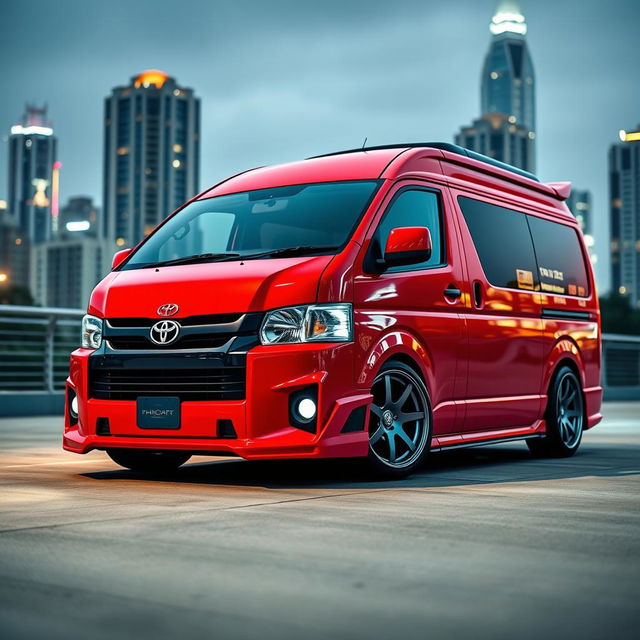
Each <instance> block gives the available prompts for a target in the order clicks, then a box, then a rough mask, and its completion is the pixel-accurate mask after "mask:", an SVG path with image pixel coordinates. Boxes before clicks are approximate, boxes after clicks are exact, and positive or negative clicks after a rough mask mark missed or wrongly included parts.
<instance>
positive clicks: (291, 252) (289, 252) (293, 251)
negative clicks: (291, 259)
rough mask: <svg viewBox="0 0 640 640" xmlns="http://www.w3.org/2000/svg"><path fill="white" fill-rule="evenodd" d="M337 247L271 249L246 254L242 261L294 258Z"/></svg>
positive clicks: (309, 246) (310, 246)
mask: <svg viewBox="0 0 640 640" xmlns="http://www.w3.org/2000/svg"><path fill="white" fill-rule="evenodd" d="M337 248H338V247H322V246H313V245H306V246H305V245H302V246H299V247H284V248H283V249H271V250H269V251H261V252H260V253H248V254H246V255H243V256H242V260H253V259H254V258H267V257H272V256H296V255H300V254H305V253H315V252H316V251H333V250H335V249H337Z"/></svg>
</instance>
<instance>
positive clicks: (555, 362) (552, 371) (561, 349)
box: [542, 336, 585, 395]
mask: <svg viewBox="0 0 640 640" xmlns="http://www.w3.org/2000/svg"><path fill="white" fill-rule="evenodd" d="M563 365H566V366H569V367H571V369H572V370H573V372H574V373H575V374H576V375H577V376H578V380H579V381H580V386H581V387H582V388H583V389H584V387H585V370H584V362H583V359H582V354H581V353H580V348H579V347H578V345H577V343H576V342H575V341H574V340H572V339H571V338H570V337H568V336H563V337H562V338H560V339H558V340H557V341H556V343H555V345H554V346H553V349H552V350H551V353H550V354H549V357H548V358H547V361H546V364H545V369H544V378H543V382H542V389H543V391H542V393H545V394H547V395H548V393H549V388H550V387H551V384H552V382H553V379H554V378H555V376H556V374H557V372H558V370H559V369H560V367H562V366H563Z"/></svg>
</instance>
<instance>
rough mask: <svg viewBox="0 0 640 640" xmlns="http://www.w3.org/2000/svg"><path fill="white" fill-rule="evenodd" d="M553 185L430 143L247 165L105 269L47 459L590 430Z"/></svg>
mask: <svg viewBox="0 0 640 640" xmlns="http://www.w3.org/2000/svg"><path fill="white" fill-rule="evenodd" d="M569 188H570V185H569V184H568V183H557V184H543V183H541V182H540V181H539V180H538V179H537V178H536V177H535V176H533V175H531V174H528V173H526V172H523V171H521V170H519V169H516V168H514V167H510V166H508V165H505V164H502V163H499V162H496V161H495V160H492V159H490V158H487V157H484V156H480V155H478V154H475V153H473V152H471V151H468V150H466V149H463V148H461V147H457V146H455V145H452V144H446V143H424V144H398V145H393V146H385V147H374V148H373V147H372V148H366V149H358V150H354V151H346V152H340V153H335V154H330V155H326V156H321V157H316V158H310V159H308V160H304V161H302V162H295V163H292V164H285V165H280V166H273V167H265V168H260V169H254V170H251V171H247V172H245V173H242V174H240V175H237V176H234V177H232V178H229V179H228V180H225V181H223V182H221V183H220V184H217V185H216V186H214V187H212V188H210V189H207V190H206V191H204V192H203V193H201V194H200V195H198V196H197V197H195V198H194V199H193V200H191V201H190V202H188V203H187V204H186V205H184V206H183V207H181V208H180V209H179V210H178V211H176V212H175V213H174V214H172V215H171V216H169V217H168V218H167V219H166V220H165V221H164V222H163V223H162V224H161V225H159V226H158V228H157V229H155V231H154V232H153V233H151V235H149V236H148V237H147V238H145V239H144V240H143V241H142V242H141V243H140V244H139V245H138V246H137V247H135V248H134V249H133V250H124V251H120V252H119V253H117V254H116V255H115V257H114V259H113V270H112V271H111V273H109V274H108V275H107V276H106V277H105V279H104V280H103V281H102V282H101V283H100V284H99V285H98V286H97V287H96V289H95V290H94V292H93V294H92V296H91V302H90V303H89V308H88V315H87V316H85V318H84V320H83V328H82V348H80V349H78V350H77V351H75V352H74V353H73V354H72V355H71V371H70V375H69V378H68V381H67V402H66V412H65V413H66V417H65V428H64V448H65V449H67V450H68V451H73V452H76V453H86V452H87V451H90V450H91V449H101V450H104V451H106V452H107V453H108V454H109V455H110V456H111V458H113V460H115V461H116V462H117V463H118V464H120V465H122V466H124V467H128V468H130V469H134V470H140V471H154V470H155V471H158V470H167V469H171V468H175V467H177V466H179V465H181V464H183V463H184V462H186V461H187V460H188V459H189V457H190V456H192V455H194V454H198V455H201V454H211V455H237V456H241V457H243V458H248V459H272V458H327V457H354V458H355V457H363V458H368V460H369V462H370V464H371V465H372V467H373V468H374V469H375V470H376V471H378V472H382V473H386V474H389V475H392V476H402V475H406V474H408V473H410V472H412V471H413V470H415V469H416V468H417V467H418V466H419V465H420V464H421V463H422V462H423V460H424V458H425V456H426V455H427V454H428V453H429V451H433V450H442V449H448V448H454V447H468V446H474V445H487V444H493V443H497V442H505V441H511V440H526V443H527V445H528V446H529V448H530V449H531V451H532V452H534V453H535V454H547V455H552V456H569V455H572V454H573V453H575V452H576V450H577V449H578V446H579V445H580V440H581V437H582V432H583V431H584V430H585V429H589V428H591V427H593V426H594V425H595V424H597V423H598V422H599V421H600V419H601V415H600V404H601V397H602V389H601V387H600V362H601V356H600V320H599V309H598V298H597V296H596V289H595V282H594V278H593V273H592V270H591V266H590V261H589V259H588V255H587V251H586V248H585V244H584V242H583V239H582V236H581V234H580V231H579V229H578V225H577V223H576V221H575V219H574V218H573V216H572V215H571V214H570V212H569V210H568V209H567V207H566V205H565V204H564V200H565V199H566V197H567V196H568V194H569Z"/></svg>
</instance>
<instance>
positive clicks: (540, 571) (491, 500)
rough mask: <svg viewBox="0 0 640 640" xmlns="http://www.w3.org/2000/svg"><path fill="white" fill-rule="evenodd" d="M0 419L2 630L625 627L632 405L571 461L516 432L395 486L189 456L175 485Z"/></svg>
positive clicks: (438, 633) (349, 472)
mask: <svg viewBox="0 0 640 640" xmlns="http://www.w3.org/2000/svg"><path fill="white" fill-rule="evenodd" d="M60 429H61V419H59V418H12V419H2V420H0V443H1V444H0V483H1V486H0V636H2V637H3V638H11V639H14V638H65V639H67V640H68V639H72V638H83V639H88V638H114V637H118V636H120V637H127V638H129V637H131V638H133V637H135V638H176V637H178V638H192V637H215V638H255V637H260V638H278V639H283V638H298V637H303V638H305V640H311V639H315V638H340V639H341V638H390V637H395V638H401V637H424V638H426V637H429V638H464V637H469V638H491V639H499V638H505V639H506V638H509V639H512V638H514V637H515V638H536V639H539V638H541V637H542V638H547V639H548V638H582V639H584V638H602V637H615V638H616V639H617V638H626V637H629V638H631V637H637V629H638V627H639V626H640V604H639V603H638V597H639V596H638V593H639V587H640V404H623V403H617V404H608V405H605V422H604V423H603V424H602V425H599V426H598V427H596V428H595V429H594V430H592V431H590V432H587V433H586V434H585V437H584V440H583V444H582V448H581V451H580V452H579V454H578V455H577V456H575V457H574V458H571V459H566V460H539V459H535V458H532V457H530V455H529V454H528V451H527V448H526V446H525V445H524V444H523V443H519V444H510V445H502V446H497V447H490V448H484V449H476V450H467V451H459V452H449V453H442V454H436V455H434V456H432V458H431V462H430V465H429V467H428V468H425V469H424V471H423V472H421V473H419V474H417V475H415V476H413V477H412V478H410V479H408V480H404V481H394V482H391V481H383V482H371V481H368V480H367V479H366V478H364V477H362V476H361V475H360V474H359V472H357V471H354V470H353V468H352V467H350V466H348V465H346V464H340V463H338V464H336V463H333V464H327V463H316V464H312V463H293V462H288V463H248V462H244V461H240V460H235V459H222V458H220V459H214V460H212V459H210V458H194V459H193V461H192V463H190V464H188V465H187V466H185V467H184V468H182V469H180V470H179V471H178V472H177V473H176V474H175V475H174V476H171V477H163V478H149V477H143V476H138V475H136V474H133V473H130V472H126V471H121V470H119V469H118V467H116V466H115V465H114V464H113V463H112V462H111V461H110V460H109V459H108V458H107V457H106V455H105V454H103V453H101V452H92V453H90V454H88V455H86V456H76V455H73V454H69V453H65V452H63V451H62V450H61V449H60Z"/></svg>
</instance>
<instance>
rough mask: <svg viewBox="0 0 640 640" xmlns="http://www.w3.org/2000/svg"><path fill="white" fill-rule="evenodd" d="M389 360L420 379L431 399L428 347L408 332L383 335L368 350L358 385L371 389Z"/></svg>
mask: <svg viewBox="0 0 640 640" xmlns="http://www.w3.org/2000/svg"><path fill="white" fill-rule="evenodd" d="M389 360H397V361H399V362H402V363H404V364H406V365H407V366H408V367H410V368H411V369H412V370H413V371H415V373H416V374H417V375H418V376H419V377H420V379H421V380H422V382H423V383H424V384H425V386H426V388H427V392H428V394H429V397H430V398H433V395H432V390H433V388H434V373H433V359H432V356H431V353H430V351H429V349H428V346H427V345H425V344H424V343H423V342H422V341H421V340H419V339H418V338H417V337H416V336H414V335H413V334H411V333H410V332H408V331H404V330H401V331H394V332H392V333H389V334H385V335H384V336H382V337H381V338H379V339H378V341H377V342H376V343H375V345H374V346H373V347H372V348H371V349H370V350H369V354H368V356H367V358H366V360H365V362H364V365H363V367H362V369H361V370H360V372H359V374H358V384H359V385H362V386H366V387H371V385H372V384H373V381H374V379H375V377H376V376H377V375H378V372H379V371H380V368H381V367H382V366H383V365H384V364H385V363H386V362H389Z"/></svg>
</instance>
